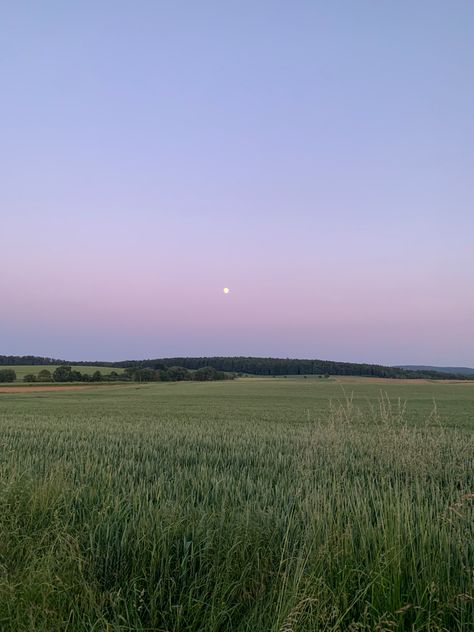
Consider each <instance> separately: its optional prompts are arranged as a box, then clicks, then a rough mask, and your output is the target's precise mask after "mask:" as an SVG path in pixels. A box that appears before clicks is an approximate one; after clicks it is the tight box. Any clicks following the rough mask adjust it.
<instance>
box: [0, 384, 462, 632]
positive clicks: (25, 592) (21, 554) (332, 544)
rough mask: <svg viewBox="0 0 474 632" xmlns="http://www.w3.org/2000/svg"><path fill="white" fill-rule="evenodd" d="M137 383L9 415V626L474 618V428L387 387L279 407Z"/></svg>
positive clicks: (4, 583) (252, 626)
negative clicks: (185, 399) (220, 406)
mask: <svg viewBox="0 0 474 632" xmlns="http://www.w3.org/2000/svg"><path fill="white" fill-rule="evenodd" d="M190 387H191V388H195V387H194V386H192V385H190ZM153 388H155V389H156V388H159V387H153ZM180 388H188V386H183V387H180ZM204 388H207V387H204ZM210 388H217V387H216V386H215V385H214V386H212V387H210ZM234 388H235V387H234ZM127 392H128V397H129V400H127V401H128V404H127V405H125V406H123V408H121V409H120V410H114V411H113V412H112V411H111V410H108V409H107V406H102V407H101V408H99V409H98V410H96V412H95V413H94V414H90V413H87V414H85V413H84V412H82V408H81V406H80V405H79V404H78V405H77V406H74V407H71V406H69V407H68V406H64V408H61V407H58V408H57V409H54V410H52V411H49V412H48V414H35V413H31V414H25V413H24V412H23V411H22V409H21V407H19V408H18V409H16V410H15V411H10V412H4V414H3V415H2V417H1V422H0V428H1V435H0V437H1V439H0V444H1V453H0V475H1V489H0V629H1V630H2V631H3V630H4V631H5V632H7V631H12V632H13V631H14V632H19V631H27V630H28V631H29V632H30V631H39V630H42V631H45V632H46V631H47V632H55V631H61V632H62V631H65V630H69V631H75V630H78V631H79V630H80V631H92V630H93V631H99V630H101V631H102V630H108V631H117V632H118V631H126V630H137V631H139V630H156V631H162V632H165V631H167V632H171V631H173V632H175V631H176V632H185V631H186V632H192V631H198V630H199V631H206V632H221V631H222V632H223V631H244V630H245V631H252V632H254V631H265V632H266V631H269V632H300V631H301V632H303V631H313V630H314V631H316V630H318V631H319V630H324V631H328V632H329V631H331V632H336V631H339V630H349V631H352V632H356V631H362V630H366V631H372V630H379V631H384V630H385V631H392V630H431V631H441V630H449V631H451V630H452V631H456V630H466V631H467V630H471V629H472V625H473V620H474V619H473V617H474V601H473V571H474V548H473V536H474V527H473V506H474V497H473V492H474V470H473V455H474V449H473V448H474V443H473V438H472V433H470V432H468V431H466V430H463V431H461V430H457V429H456V428H452V427H449V428H446V427H444V426H443V423H442V420H441V419H440V418H439V415H438V413H437V412H436V410H435V409H434V410H433V413H432V415H431V416H428V417H427V419H426V423H422V424H418V423H417V424H413V423H412V420H411V418H410V406H409V405H408V406H405V405H404V404H403V403H401V402H399V401H393V400H391V399H390V398H387V397H386V396H381V398H380V399H379V401H378V402H375V403H373V404H372V405H371V406H369V407H364V409H363V410H362V409H360V408H358V406H357V405H356V404H355V402H354V400H353V399H352V398H351V397H350V396H348V397H345V396H343V397H342V398H341V399H340V401H334V402H332V403H331V405H330V406H329V412H328V413H326V414H325V415H324V416H321V418H319V419H318V418H316V416H315V414H314V411H310V410H308V412H307V414H302V415H301V416H300V417H299V418H298V419H292V418H287V419H286V420H282V418H281V417H279V416H278V411H277V410H276V409H275V420H274V421H273V420H272V419H271V416H268V415H266V416H258V415H253V414H252V412H251V411H250V412H249V411H247V412H246V413H245V414H236V415H235V416H233V415H232V411H229V412H228V413H227V414H226V415H225V416H222V415H221V414H218V411H217V412H216V411H215V410H213V409H212V408H208V409H206V407H199V406H197V407H195V408H190V409H186V410H182V411H181V412H177V413H176V415H174V416H171V415H166V414H165V415H164V414H162V413H160V411H159V401H158V400H156V401H155V400H153V399H149V400H146V404H145V403H143V401H141V400H140V397H141V395H140V393H141V391H139V392H137V393H136V394H133V392H132V391H131V390H129V391H127ZM177 392H179V391H177ZM193 392H195V393H199V392H202V391H197V390H195V391H193ZM78 401H79V402H80V400H78ZM197 401H198V400H197V399H196V402H197ZM269 406H270V408H271V407H272V403H271V401H270V400H269ZM132 410H133V413H132ZM137 411H138V412H137Z"/></svg>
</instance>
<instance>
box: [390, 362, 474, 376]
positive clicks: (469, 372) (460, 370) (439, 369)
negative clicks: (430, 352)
mask: <svg viewBox="0 0 474 632" xmlns="http://www.w3.org/2000/svg"><path fill="white" fill-rule="evenodd" d="M395 368H397V369H405V370H407V371H435V372H436V373H451V374H453V375H464V376H466V377H474V369H471V368H469V367H465V366H428V365H427V366H425V365H418V364H406V365H401V366H397V367H395Z"/></svg>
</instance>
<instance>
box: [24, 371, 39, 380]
mask: <svg viewBox="0 0 474 632" xmlns="http://www.w3.org/2000/svg"><path fill="white" fill-rule="evenodd" d="M23 382H36V375H33V373H28V375H24V376H23Z"/></svg>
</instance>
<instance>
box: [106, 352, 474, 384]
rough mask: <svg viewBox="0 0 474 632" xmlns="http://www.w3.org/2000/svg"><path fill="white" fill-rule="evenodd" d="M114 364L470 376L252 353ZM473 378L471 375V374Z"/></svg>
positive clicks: (259, 372) (279, 372)
mask: <svg viewBox="0 0 474 632" xmlns="http://www.w3.org/2000/svg"><path fill="white" fill-rule="evenodd" d="M114 365H115V366H116V367H121V368H130V367H135V368H136V367H141V368H144V367H149V368H154V367H155V366H157V365H160V366H162V365H164V366H172V365H180V366H182V367H185V368H187V369H191V370H196V369H199V368H201V367H203V366H211V367H214V368H215V369H217V370H218V371H226V372H231V373H236V374H238V375H268V376H279V375H346V376H348V375H357V376H362V377H385V378H405V379H423V378H424V379H435V380H439V379H449V378H451V379H453V378H455V379H469V377H468V376H458V375H451V374H449V373H440V372H438V371H428V370H419V371H412V370H408V369H401V368H398V367H388V366H383V365H379V364H361V363H355V362H334V361H331V360H293V359H289V358H286V359H283V358H254V357H226V356H216V357H202V358H162V359H156V360H130V361H125V362H116V363H114ZM471 379H472V378H471Z"/></svg>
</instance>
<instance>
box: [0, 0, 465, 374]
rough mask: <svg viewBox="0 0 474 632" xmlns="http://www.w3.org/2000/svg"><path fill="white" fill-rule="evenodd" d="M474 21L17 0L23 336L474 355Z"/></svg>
mask: <svg viewBox="0 0 474 632" xmlns="http://www.w3.org/2000/svg"><path fill="white" fill-rule="evenodd" d="M473 33H474V3H472V2H467V1H464V2H461V1H459V2H458V1H453V2H439V1H435V0H430V1H415V2H413V1H410V2H409V1H406V2H405V1H401V0H397V1H392V2H388V1H387V2H385V1H384V2H380V1H377V2H376V1H375V0H374V1H372V2H367V1H359V0H357V1H356V0H354V1H352V2H338V1H331V2H329V1H327V2H309V1H298V0H297V1H295V2H291V3H290V2H278V1H274V2H258V1H253V2H247V1H239V2H232V1H229V2H217V1H214V2H209V1H208V2H206V1H204V2H199V3H197V2H191V1H189V2H179V1H173V2H158V1H154V2H151V1H140V0H138V1H136V2H131V1H130V2H123V1H114V2H106V1H98V2H97V1H96V2H87V1H85V2H80V3H67V2H52V1H48V0H45V1H43V2H41V3H39V2H26V1H25V2H12V3H4V4H3V6H0V90H1V95H2V98H1V100H0V125H1V127H0V135H1V145H0V215H1V223H0V251H1V252H2V255H3V258H4V260H5V261H6V262H7V265H8V266H9V269H8V274H2V276H1V277H0V297H1V302H2V309H1V312H0V353H15V354H16V353H37V354H44V355H55V356H62V357H67V358H71V359H73V358H77V359H95V358H99V357H100V358H103V359H118V358H123V357H141V356H162V355H175V354H176V355H196V354H199V355H201V354H202V355H204V354H209V355H210V354H223V355H224V354H238V355H240V354H242V355H279V356H285V357H286V356H290V357H291V356H300V357H324V358H333V359H340V360H354V361H358V360H360V361H373V362H383V363H401V362H407V363H408V362H410V363H439V364H446V363H449V364H471V365H474V336H473V335H472V322H473V319H474V296H473V290H472V288H473V270H474V249H473V247H472V241H473V236H474V209H473V202H472V200H473V186H472V174H473V173H474V120H473V118H474V87H473V85H474V82H473V77H474V72H473V71H474V38H473ZM224 286H229V287H231V289H232V292H231V294H230V295H229V297H227V298H229V300H228V301H227V302H223V300H222V299H223V297H222V294H221V288H222V287H224Z"/></svg>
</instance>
